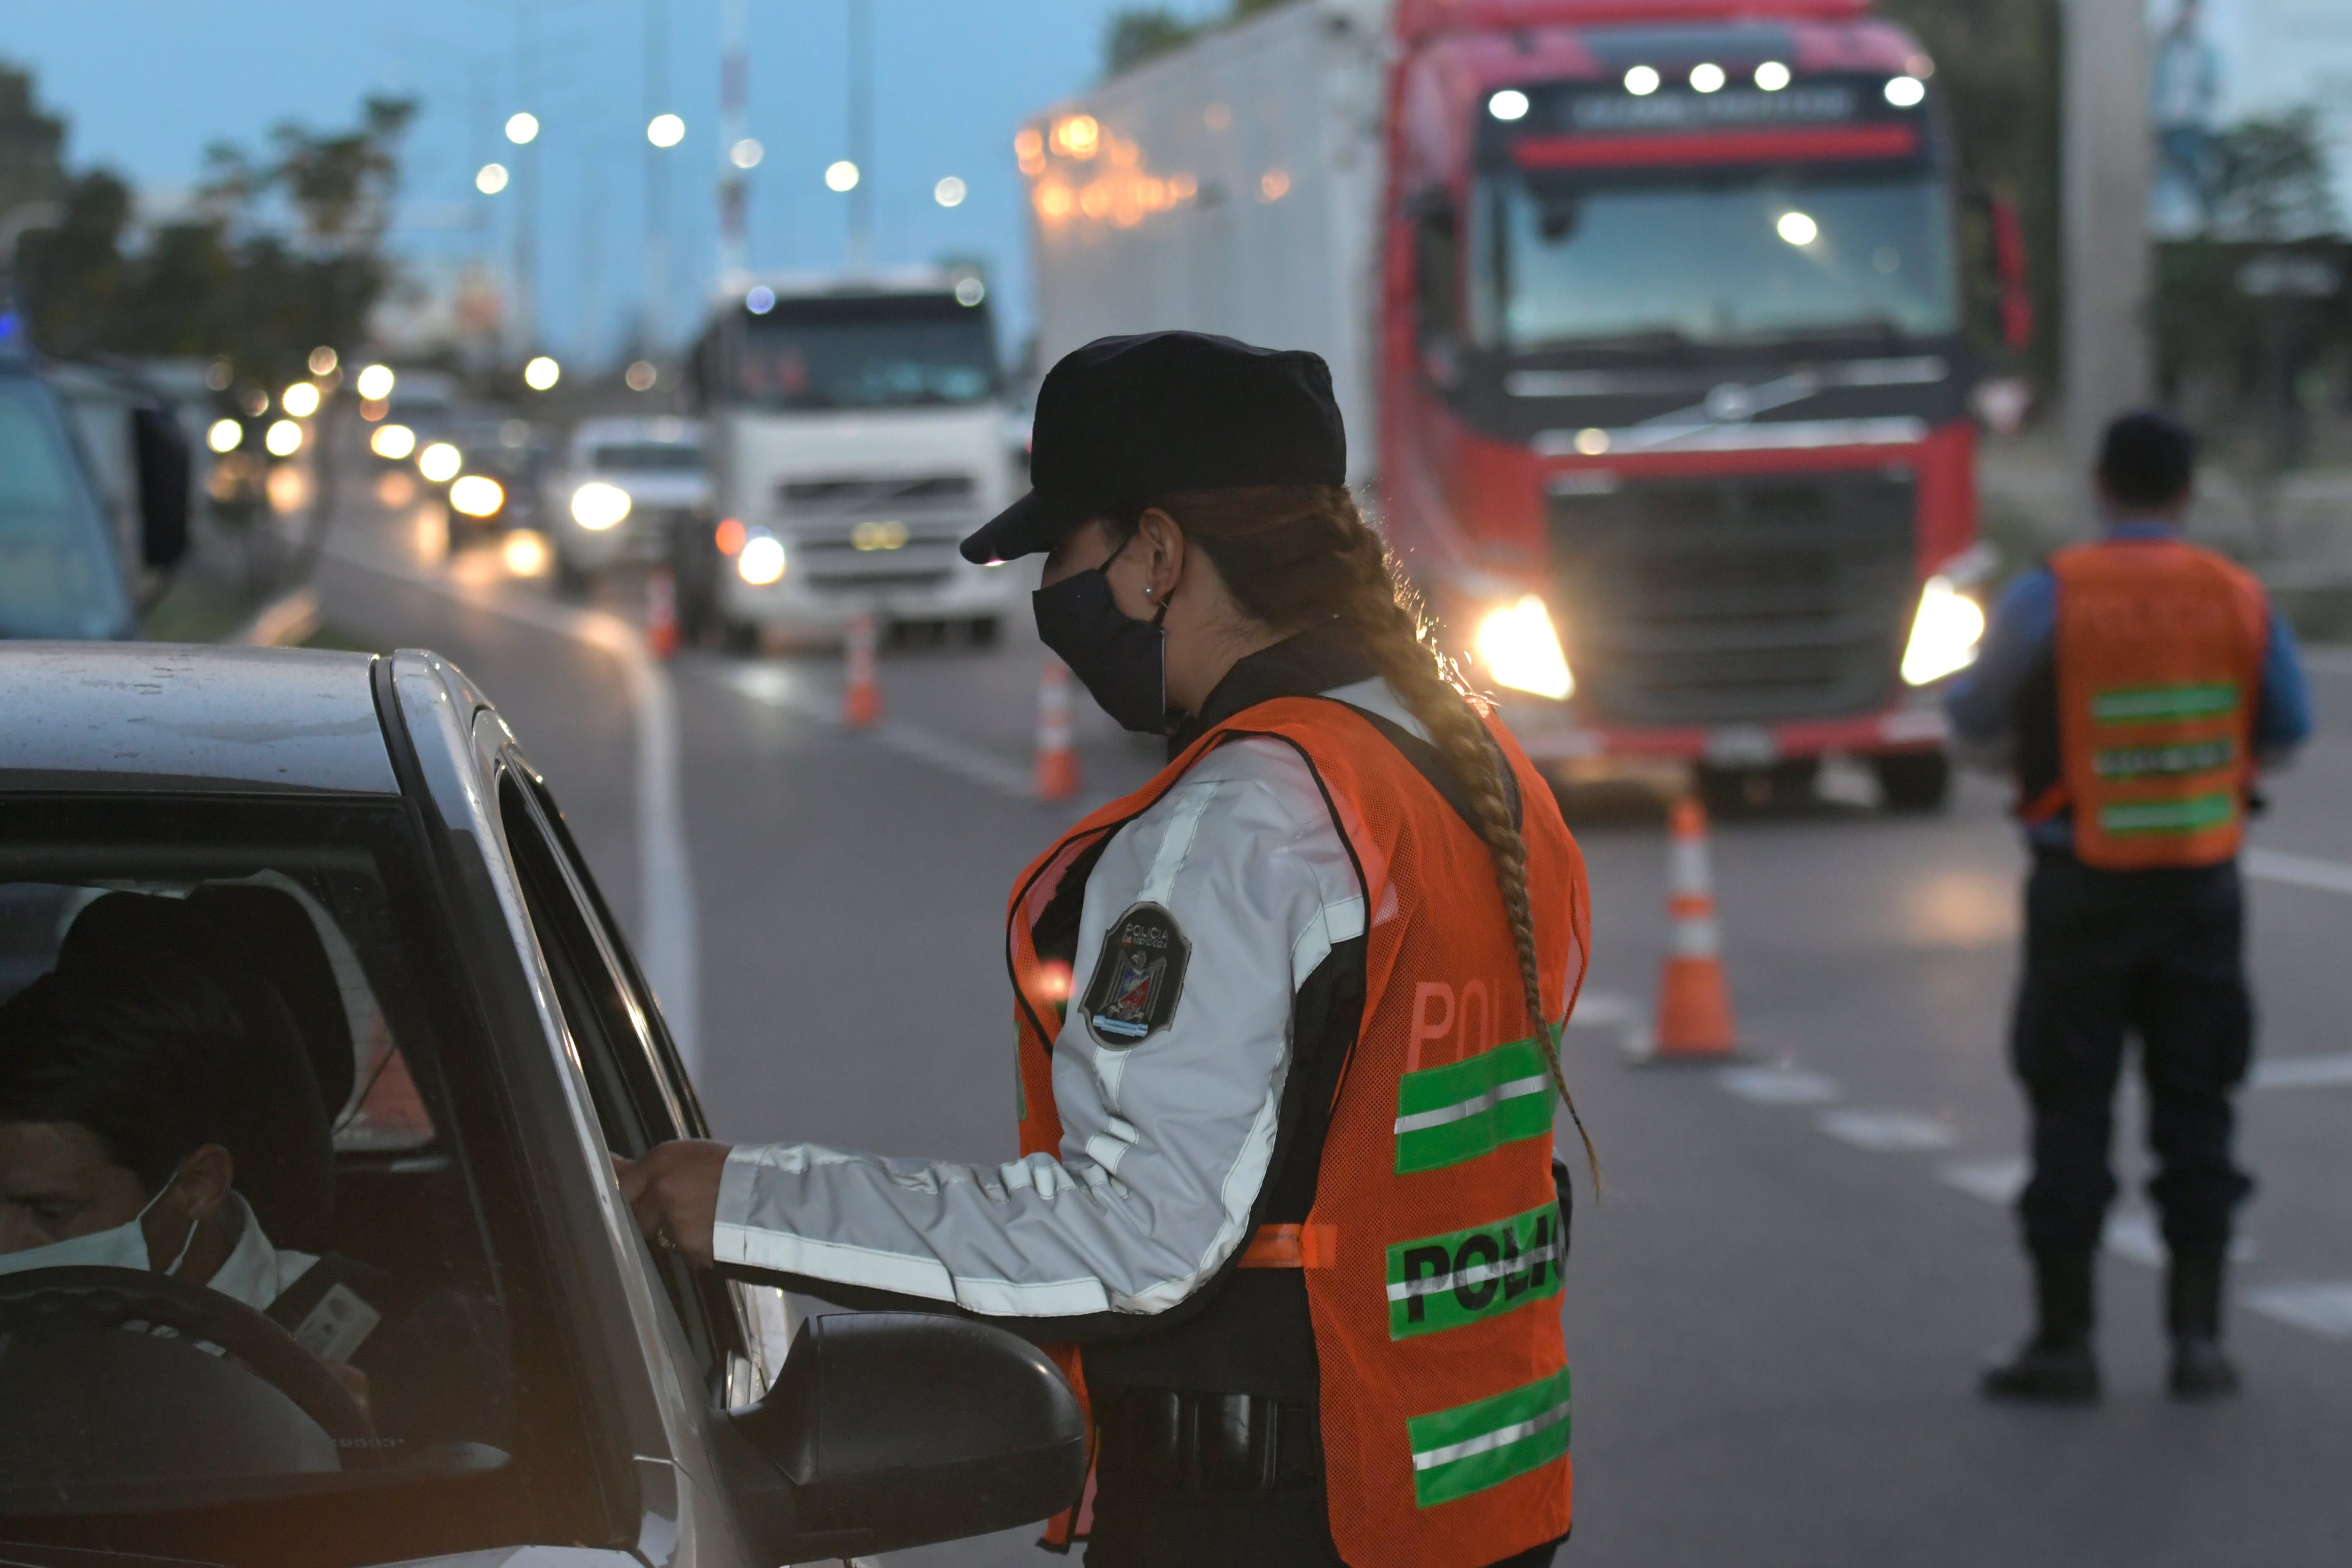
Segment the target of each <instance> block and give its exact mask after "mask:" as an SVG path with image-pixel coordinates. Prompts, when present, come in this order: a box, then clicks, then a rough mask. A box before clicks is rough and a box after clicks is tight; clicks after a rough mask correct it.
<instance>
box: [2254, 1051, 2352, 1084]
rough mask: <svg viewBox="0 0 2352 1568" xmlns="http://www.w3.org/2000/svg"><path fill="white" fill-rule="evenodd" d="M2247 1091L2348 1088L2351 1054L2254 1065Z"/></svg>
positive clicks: (2351, 1077) (2276, 1059) (2277, 1059)
mask: <svg viewBox="0 0 2352 1568" xmlns="http://www.w3.org/2000/svg"><path fill="white" fill-rule="evenodd" d="M2246 1087H2247V1088H2249V1089H2342V1088H2352V1052H2345V1053H2342V1054H2339V1055H2331V1056H2305V1057H2273V1058H2271V1059H2270V1060H2269V1061H2265V1062H2256V1063H2255V1064H2254V1071H2253V1076H2252V1077H2251V1078H2249V1079H2247V1080H2246Z"/></svg>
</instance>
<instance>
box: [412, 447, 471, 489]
mask: <svg viewBox="0 0 2352 1568" xmlns="http://www.w3.org/2000/svg"><path fill="white" fill-rule="evenodd" d="M465 466H466V459H465V457H464V456H463V454H461V453H460V452H459V451H458V450H457V447H452V446H451V445H449V443H448V442H446V441H435V442H433V443H432V444H430V445H429V446H427V447H425V450H423V451H422V452H419V453H417V454H416V471H417V472H418V473H420V474H423V475H424V476H425V478H426V479H430V480H432V481H433V482H434V483H435V484H436V485H437V484H440V483H442V482H443V481H445V480H446V479H453V478H455V477H456V475H457V470H458V469H459V468H464V467H465Z"/></svg>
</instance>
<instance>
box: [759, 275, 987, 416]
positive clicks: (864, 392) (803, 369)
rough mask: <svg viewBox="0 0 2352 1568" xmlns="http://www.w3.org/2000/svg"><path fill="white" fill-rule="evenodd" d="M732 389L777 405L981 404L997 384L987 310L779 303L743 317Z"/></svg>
mask: <svg viewBox="0 0 2352 1568" xmlns="http://www.w3.org/2000/svg"><path fill="white" fill-rule="evenodd" d="M741 320H742V328H743V330H742V336H741V339H740V342H738V343H737V344H736V346H735V353H734V365H733V374H732V375H730V377H729V378H728V380H729V383H730V385H729V390H730V392H731V393H732V395H733V396H734V398H735V399H736V400H737V401H740V402H743V403H749V404H753V405H765V406H769V407H777V408H898V407H908V406H916V405H937V404H963V403H979V402H982V401H985V400H986V399H987V398H989V397H991V396H993V395H995V392H996V387H997V374H996V348H995V342H994V335H993V334H992V332H991V331H990V330H989V322H988V315H987V312H986V310H984V309H982V308H975V307H967V306H964V305H960V304H958V303H957V302H956V300H955V299H954V297H953V296H952V295H946V294H942V295H940V296H938V297H936V299H934V298H932V297H929V296H913V297H908V296H898V297H881V298H874V299H864V300H779V301H777V304H776V306H775V309H774V310H772V311H771V312H770V313H769V314H767V315H764V316H753V315H751V314H749V313H748V312H747V313H746V314H745V315H744V316H743V317H742V318H741Z"/></svg>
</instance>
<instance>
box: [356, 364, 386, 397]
mask: <svg viewBox="0 0 2352 1568" xmlns="http://www.w3.org/2000/svg"><path fill="white" fill-rule="evenodd" d="M392 384H393V374H392V366H390V365H388V364H372V365H369V366H368V367H367V368H366V369H364V370H362V371H361V372H360V374H359V379H358V380H357V381H355V382H353V383H352V387H353V389H354V390H355V391H357V392H358V393H359V395H361V396H362V398H364V399H366V400H367V401H368V402H370V403H382V402H383V400H384V399H385V398H387V397H390V396H391V395H392Z"/></svg>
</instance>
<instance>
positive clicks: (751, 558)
mask: <svg viewBox="0 0 2352 1568" xmlns="http://www.w3.org/2000/svg"><path fill="white" fill-rule="evenodd" d="M735 574H736V575H737V576H738V577H740V578H742V579H743V581H745V582H746V583H749V584H751V586H753V587H754V588H764V587H766V586H767V585H768V584H771V583H773V582H777V581H779V580H780V579H782V576H783V574H784V542H783V541H782V540H781V539H778V538H777V537H776V536H775V535H774V534H772V533H755V534H753V535H751V538H749V539H747V540H745V541H744V542H743V548H742V549H741V550H740V551H738V552H736V554H735Z"/></svg>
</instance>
